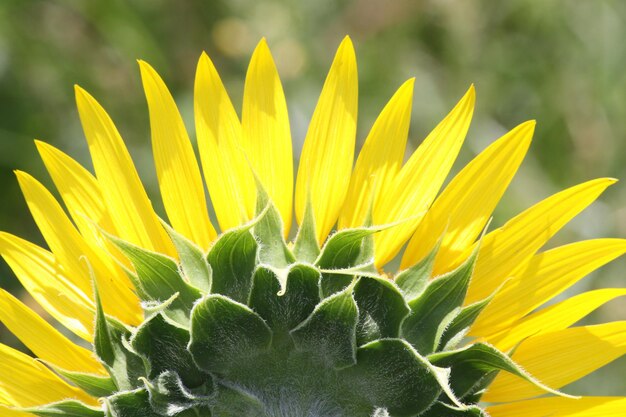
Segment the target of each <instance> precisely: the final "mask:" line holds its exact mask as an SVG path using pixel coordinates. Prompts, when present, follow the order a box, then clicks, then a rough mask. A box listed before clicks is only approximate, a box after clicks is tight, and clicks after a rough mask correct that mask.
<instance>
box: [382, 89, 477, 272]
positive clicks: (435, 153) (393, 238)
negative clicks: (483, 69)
mask: <svg viewBox="0 0 626 417" xmlns="http://www.w3.org/2000/svg"><path fill="white" fill-rule="evenodd" d="M474 102H475V91H474V86H471V87H470V89H469V90H468V91H467V93H466V94H465V95H464V96H463V98H461V100H460V101H459V103H458V104H457V105H456V106H455V107H454V108H453V109H452V111H450V113H449V114H448V115H447V116H446V117H445V118H444V119H443V120H442V121H441V122H440V123H439V124H438V125H437V127H435V129H434V130H433V131H432V132H431V133H430V134H429V135H428V136H427V137H426V139H424V142H422V144H421V145H420V146H419V147H418V148H417V149H416V150H415V152H413V155H411V157H410V158H409V160H408V161H407V163H406V164H405V165H404V166H403V167H402V169H401V170H400V172H399V173H398V175H396V176H395V178H394V179H393V181H392V182H391V184H390V185H389V187H388V189H387V190H385V195H384V197H382V198H380V199H378V200H377V201H376V204H375V205H374V210H373V221H374V223H375V224H388V223H394V222H397V221H401V220H405V222H403V223H402V224H400V225H399V226H396V227H394V228H392V229H390V230H386V231H383V232H381V233H379V234H377V235H376V237H375V248H376V265H377V266H379V267H380V266H382V265H385V264H386V263H387V262H389V261H390V260H391V259H392V258H393V257H394V256H395V255H396V254H397V253H398V251H399V250H400V248H401V247H402V245H404V244H405V243H406V241H407V240H408V239H409V237H410V236H411V234H412V233H413V232H414V231H415V228H416V227H417V225H418V224H419V223H420V221H421V219H422V218H423V217H424V215H425V214H426V211H427V210H428V207H429V206H430V204H431V203H432V202H433V200H434V199H435V197H436V196H437V193H438V192H439V189H440V188H441V185H442V184H443V182H444V181H445V179H446V177H447V176H448V173H449V171H450V168H452V164H453V163H454V161H455V160H456V157H457V155H458V153H459V150H460V149H461V145H462V144H463V141H464V140H465V135H466V133H467V130H468V129H469V124H470V121H471V119H472V114H473V112H474Z"/></svg>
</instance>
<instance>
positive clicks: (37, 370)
mask: <svg viewBox="0 0 626 417" xmlns="http://www.w3.org/2000/svg"><path fill="white" fill-rule="evenodd" d="M16 381H18V382H17V383H16ZM0 389H1V390H2V391H3V393H2V394H3V395H2V396H3V397H4V398H5V401H7V403H8V404H10V405H15V406H19V407H30V406H34V405H41V404H46V403H51V402H56V401H61V400H65V399H76V400H79V401H83V402H85V403H87V404H90V405H97V404H98V401H97V400H96V399H95V398H93V397H90V396H89V395H87V394H85V393H84V392H83V391H81V390H79V389H78V388H74V387H72V386H70V385H68V384H67V383H66V382H65V381H63V380H62V379H61V378H59V377H58V376H56V375H55V374H54V373H53V372H52V371H50V370H49V369H48V368H46V367H45V366H44V365H43V364H41V362H37V361H36V360H35V359H33V358H31V357H30V356H28V355H25V354H23V353H21V352H18V351H17V350H15V349H11V348H10V347H8V346H6V345H3V344H0Z"/></svg>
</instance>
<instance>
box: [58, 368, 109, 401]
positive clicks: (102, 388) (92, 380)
mask: <svg viewBox="0 0 626 417" xmlns="http://www.w3.org/2000/svg"><path fill="white" fill-rule="evenodd" d="M46 365H48V366H49V367H50V368H52V369H53V370H54V372H56V373H57V374H59V375H61V376H62V377H63V378H65V379H66V380H68V381H69V382H71V383H72V384H74V385H76V386H77V387H78V388H80V389H82V390H83V391H85V392H86V393H87V394H89V395H91V396H93V397H107V396H109V395H111V394H113V393H114V392H116V391H117V387H116V386H115V382H113V379H112V378H111V377H109V376H102V375H94V374H86V373H82V372H72V371H67V370H65V369H61V368H59V367H57V366H54V365H52V364H50V363H47V362H46Z"/></svg>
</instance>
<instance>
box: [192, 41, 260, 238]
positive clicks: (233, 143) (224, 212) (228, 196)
mask: <svg viewBox="0 0 626 417" xmlns="http://www.w3.org/2000/svg"><path fill="white" fill-rule="evenodd" d="M194 113H195V120H196V136H197V140H198V148H199V149H200V160H201V161H202V168H203V171H204V179H205V181H206V183H207V188H208V189H209V194H210V195H211V201H212V202H213V207H214V209H215V214H216V216H217V220H218V221H219V224H220V228H221V229H222V230H223V231H224V230H229V229H231V228H234V227H237V226H239V225H241V224H243V223H245V222H247V221H248V220H251V219H252V218H253V217H254V213H255V201H256V192H255V190H256V188H255V184H254V178H253V176H252V171H251V170H250V166H249V164H248V161H247V160H246V158H245V154H244V152H243V150H242V148H241V145H240V143H241V140H242V139H241V123H240V122H239V117H238V116H237V113H236V112H235V109H234V108H233V105H232V103H231V101H230V98H229V97H228V93H227V92H226V89H225V88H224V84H222V80H221V79H220V77H219V75H218V73H217V71H216V70H215V67H214V66H213V63H212V62H211V60H210V59H209V57H208V55H207V54H206V53H203V54H202V56H201V57H200V60H199V61H198V69H197V71H196V82H195V87H194Z"/></svg>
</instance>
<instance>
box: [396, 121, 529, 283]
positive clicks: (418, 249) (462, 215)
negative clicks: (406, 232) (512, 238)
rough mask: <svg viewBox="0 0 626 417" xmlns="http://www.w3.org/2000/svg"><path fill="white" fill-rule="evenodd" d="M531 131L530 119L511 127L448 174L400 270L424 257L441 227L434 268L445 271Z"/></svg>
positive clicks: (485, 213) (479, 226) (475, 231)
mask: <svg viewBox="0 0 626 417" xmlns="http://www.w3.org/2000/svg"><path fill="white" fill-rule="evenodd" d="M534 130H535V122H534V121H530V122H526V123H523V124H521V125H519V126H517V127H516V128H515V129H513V130H511V131H510V132H509V133H507V134H506V135H504V136H502V137H501V138H500V139H498V140H497V141H495V142H494V143H492V144H491V145H490V146H489V147H487V149H485V150H484V151H483V152H481V153H480V154H479V155H478V156H477V157H476V158H474V159H473V160H472V161H471V162H470V163H469V164H467V165H466V166H465V168H463V170H461V172H460V173H459V174H458V175H457V176H456V177H454V179H453V180H452V181H451V182H450V184H449V185H448V186H447V187H446V188H445V190H443V192H442V193H441V195H440V196H439V197H438V198H437V200H436V201H435V203H434V204H433V206H432V207H431V208H430V209H429V210H428V213H427V214H426V216H425V217H424V220H422V222H421V223H420V225H419V226H418V228H417V230H416V231H415V233H414V234H413V237H412V238H411V240H410V241H409V245H408V246H407V249H406V250H405V252H404V256H403V258H402V266H401V267H402V268H403V269H404V268H408V267H410V266H411V265H413V264H415V263H416V262H418V261H419V260H421V259H422V258H424V257H425V256H427V255H428V254H429V253H430V252H431V251H432V250H433V248H434V247H435V245H436V244H437V241H438V240H439V239H440V237H441V236H443V234H444V232H445V236H444V237H443V239H442V241H441V243H440V246H439V250H438V251H437V258H436V260H435V270H437V271H443V270H445V269H446V266H448V265H450V263H451V261H454V260H455V259H456V258H457V257H458V256H459V255H460V254H461V253H462V252H463V251H465V250H467V248H469V247H470V246H471V245H472V244H473V243H474V241H475V240H476V238H477V237H478V235H479V234H480V233H481V231H482V230H483V228H484V227H485V225H486V224H487V221H488V220H489V217H490V216H491V213H492V212H493V210H494V209H495V207H496V205H497V204H498V201H500V198H501V197H502V194H504V191H505V190H506V189H507V187H508V185H509V183H510V182H511V179H513V176H514V175H515V172H516V171H517V168H518V167H519V165H520V164H521V162H522V160H523V159H524V156H525V155H526V151H527V150H528V147H529V146H530V141H531V139H532V136H533V132H534Z"/></svg>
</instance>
